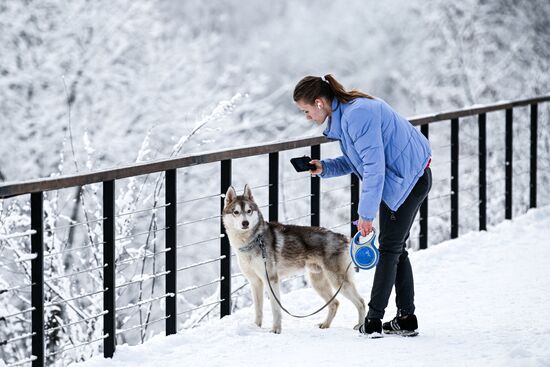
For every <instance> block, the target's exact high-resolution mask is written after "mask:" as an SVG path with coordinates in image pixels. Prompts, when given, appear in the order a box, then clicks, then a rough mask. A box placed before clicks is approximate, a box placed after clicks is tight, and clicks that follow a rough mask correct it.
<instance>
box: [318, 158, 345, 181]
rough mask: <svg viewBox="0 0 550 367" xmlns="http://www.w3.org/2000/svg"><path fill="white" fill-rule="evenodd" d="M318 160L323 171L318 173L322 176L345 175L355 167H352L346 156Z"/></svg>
mask: <svg viewBox="0 0 550 367" xmlns="http://www.w3.org/2000/svg"><path fill="white" fill-rule="evenodd" d="M312 162H313V161H312ZM317 162H319V163H320V164H321V172H320V173H317V174H319V176H320V177H322V178H330V177H337V176H343V175H347V174H350V173H351V172H353V169H352V168H351V167H350V165H349V163H348V160H347V159H346V157H344V156H340V157H338V158H333V159H323V160H322V161H317ZM314 164H315V163H314ZM316 166H317V164H316ZM317 171H318V170H317ZM317 171H315V172H317Z"/></svg>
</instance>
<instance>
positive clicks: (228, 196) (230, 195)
mask: <svg viewBox="0 0 550 367" xmlns="http://www.w3.org/2000/svg"><path fill="white" fill-rule="evenodd" d="M236 198H237V193H236V192H235V189H234V188H233V186H229V188H228V189H227V192H226V193H225V206H227V205H228V204H230V203H231V202H232V201H234V200H235V199H236Z"/></svg>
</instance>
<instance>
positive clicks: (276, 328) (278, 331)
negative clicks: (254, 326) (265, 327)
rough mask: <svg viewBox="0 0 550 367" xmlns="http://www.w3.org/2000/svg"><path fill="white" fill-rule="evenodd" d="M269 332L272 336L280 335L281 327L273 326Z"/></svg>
mask: <svg viewBox="0 0 550 367" xmlns="http://www.w3.org/2000/svg"><path fill="white" fill-rule="evenodd" d="M271 332H272V333H273V334H280V333H281V327H280V326H273V328H272V329H271Z"/></svg>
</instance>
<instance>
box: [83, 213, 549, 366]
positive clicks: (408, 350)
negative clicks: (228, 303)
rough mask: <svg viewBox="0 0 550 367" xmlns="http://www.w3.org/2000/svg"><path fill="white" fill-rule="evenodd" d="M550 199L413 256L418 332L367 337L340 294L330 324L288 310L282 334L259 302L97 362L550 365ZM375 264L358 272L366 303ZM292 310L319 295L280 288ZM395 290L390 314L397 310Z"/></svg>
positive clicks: (310, 305) (305, 307)
mask: <svg viewBox="0 0 550 367" xmlns="http://www.w3.org/2000/svg"><path fill="white" fill-rule="evenodd" d="M549 238H550V207H549V206H547V207H544V208H539V209H534V210H530V211H529V212H528V213H527V214H525V215H523V216H521V217H518V218H516V219H514V220H512V221H505V222H503V223H501V224H499V225H497V226H494V227H492V228H490V229H489V231H488V232H475V233H468V234H465V235H463V236H462V237H460V238H458V239H456V240H452V241H446V242H444V243H441V244H439V245H437V246H433V247H432V248H430V249H428V250H425V251H419V252H415V253H412V254H411V260H412V263H413V268H414V271H415V283H416V306H417V312H416V313H417V315H418V318H419V324H420V329H419V331H420V335H419V336H418V337H416V338H402V337H395V336H389V337H388V336H387V337H385V338H383V339H376V340H371V339H367V338H365V337H361V336H359V334H358V333H357V332H356V331H354V330H352V326H353V324H354V323H355V318H356V313H355V309H354V307H353V306H352V305H351V303H350V302H349V301H347V300H345V299H342V298H341V297H340V299H341V303H340V309H339V312H338V314H337V316H336V318H335V319H334V323H333V326H332V328H330V329H326V330H321V329H318V328H316V327H314V325H315V324H316V323H318V322H320V321H321V320H322V318H323V317H324V316H325V315H324V313H323V312H321V313H320V314H318V315H316V316H314V317H312V318H308V319H293V318H290V317H289V316H285V317H284V319H283V332H282V334H280V335H275V334H272V333H270V332H269V327H270V322H271V312H270V310H269V303H268V302H266V306H265V308H266V309H265V310H264V314H265V316H264V326H263V327H262V328H261V329H260V328H257V327H256V326H255V325H254V324H253V322H252V319H253V309H252V308H246V309H242V310H239V311H238V312H236V313H235V314H234V315H232V316H229V317H225V318H223V319H221V320H216V321H213V322H210V323H208V324H206V325H204V326H201V327H198V328H196V329H192V330H186V331H183V332H181V333H180V334H178V335H173V336H169V337H165V336H163V335H158V336H156V337H154V338H152V339H151V340H149V341H147V342H146V343H145V344H143V345H138V346H131V347H130V346H124V345H122V346H118V347H117V352H116V353H115V356H114V358H113V359H112V360H105V359H103V358H100V357H96V358H93V359H91V360H89V361H87V362H85V363H82V364H78V365H73V366H79V367H97V366H102V367H103V366H117V367H125V366H163V367H170V366H178V367H179V366H182V365H187V366H224V367H231V366H258V365H262V366H266V367H268V366H278V367H279V366H280V367H282V366H284V367H289V366H300V367H304V366H379V365H382V364H383V365H384V366H441V365H445V366H550V348H549V346H550V319H549V318H548V305H549V304H550V276H549V275H548V274H547V272H548V266H547V261H548V259H550V242H549ZM372 276H373V272H372V271H362V272H361V273H359V274H358V276H357V283H358V285H359V289H360V292H361V293H362V294H363V295H364V297H365V298H366V300H367V301H368V295H369V291H370V285H371V283H372ZM283 302H284V304H285V305H286V307H287V308H289V309H290V310H292V311H294V312H295V313H306V312H308V311H311V310H313V309H315V308H317V307H319V306H320V305H321V304H322V302H321V299H320V298H319V297H318V296H317V295H316V294H315V292H314V291H313V290H311V289H302V290H297V291H293V292H292V293H290V294H285V295H283ZM394 313H395V306H394V305H393V296H392V300H391V303H390V306H389V307H388V309H387V313H386V319H389V318H391V317H393V316H394Z"/></svg>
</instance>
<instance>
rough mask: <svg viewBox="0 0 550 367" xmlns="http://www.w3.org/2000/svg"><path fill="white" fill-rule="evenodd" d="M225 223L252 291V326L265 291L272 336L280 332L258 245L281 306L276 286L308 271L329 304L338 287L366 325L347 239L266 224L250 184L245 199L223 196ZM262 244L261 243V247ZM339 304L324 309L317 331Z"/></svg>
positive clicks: (230, 193) (258, 320)
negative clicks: (269, 305) (269, 307)
mask: <svg viewBox="0 0 550 367" xmlns="http://www.w3.org/2000/svg"><path fill="white" fill-rule="evenodd" d="M222 219H223V224H224V226H225V231H226V233H227V236H228V238H229V242H230V244H231V246H232V247H233V248H234V249H235V250H236V251H235V252H236V253H237V259H238V262H239V266H240V268H241V270H242V272H243V274H244V275H245V276H246V278H247V279H248V281H249V282H250V285H251V287H252V297H253V300H254V308H255V315H256V317H255V323H256V325H258V326H259V327H261V326H262V309H263V290H264V286H265V287H266V289H267V292H268V295H269V299H270V302H271V309H272V312H273V327H272V329H271V331H272V332H273V333H276V334H279V333H280V332H281V308H280V307H279V305H278V304H277V301H276V300H275V299H274V298H273V297H272V294H271V290H270V288H269V285H268V284H267V280H266V271H265V267H264V261H263V257H262V250H261V249H260V243H263V244H264V245H265V248H266V258H267V274H268V276H269V281H270V282H271V285H272V287H273V292H274V293H275V296H276V297H277V298H278V299H279V300H280V301H281V302H283V301H282V300H281V296H280V292H279V282H280V280H281V278H282V277H283V276H285V275H288V274H290V273H293V272H296V271H301V270H304V269H307V271H308V275H309V279H310V283H311V285H312V286H313V288H314V289H315V290H316V291H317V293H319V295H320V296H321V297H322V298H323V299H324V301H325V302H328V301H329V300H330V299H331V298H332V296H333V295H334V293H335V290H336V289H338V288H339V287H340V285H341V284H342V288H341V292H342V294H343V295H344V296H345V297H346V298H348V299H349V300H350V301H351V302H352V303H353V304H354V305H355V307H356V308H357V312H358V319H357V320H358V324H357V325H355V327H354V328H355V329H358V328H359V326H360V325H361V324H362V323H363V322H364V318H365V301H364V300H363V298H362V297H361V296H360V295H359V293H358V292H357V289H356V287H355V283H354V281H353V267H349V266H348V265H349V264H350V262H351V258H350V255H349V251H348V246H349V240H348V238H346V236H344V235H342V234H338V233H334V232H331V231H329V230H327V229H324V228H320V227H306V226H297V225H285V224H280V223H274V222H266V221H264V219H263V217H262V213H261V212H260V210H259V209H258V205H257V204H256V202H255V201H254V198H253V197H252V192H251V190H250V188H249V187H248V185H246V186H245V188H244V194H243V195H239V196H237V194H236V192H235V189H234V188H233V187H230V188H229V189H228V190H227V193H226V196H225V206H224V209H223V213H222ZM260 241H261V242H260ZM338 304H339V302H338V300H337V299H334V300H333V301H332V302H331V303H330V304H329V305H328V315H327V317H326V319H325V321H323V322H322V323H321V324H319V325H318V326H319V327H320V328H322V329H324V328H328V327H330V324H331V322H332V319H333V318H334V316H335V315H336V310H337V309H338Z"/></svg>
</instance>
